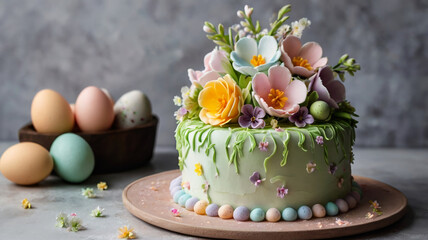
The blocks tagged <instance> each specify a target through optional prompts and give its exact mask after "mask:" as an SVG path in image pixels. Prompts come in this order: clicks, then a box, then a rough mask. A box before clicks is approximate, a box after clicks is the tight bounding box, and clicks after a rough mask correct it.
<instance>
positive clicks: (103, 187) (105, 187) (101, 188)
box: [97, 182, 108, 191]
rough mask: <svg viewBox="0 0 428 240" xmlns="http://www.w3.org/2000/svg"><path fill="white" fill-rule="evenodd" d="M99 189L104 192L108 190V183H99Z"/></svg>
mask: <svg viewBox="0 0 428 240" xmlns="http://www.w3.org/2000/svg"><path fill="white" fill-rule="evenodd" d="M97 188H98V189H99V190H101V191H103V190H107V188H108V186H107V183H106V182H99V183H98V184H97Z"/></svg>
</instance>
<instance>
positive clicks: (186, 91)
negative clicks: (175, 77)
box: [181, 86, 190, 98]
mask: <svg viewBox="0 0 428 240" xmlns="http://www.w3.org/2000/svg"><path fill="white" fill-rule="evenodd" d="M189 93H190V88H189V87H187V86H184V87H182V88H181V97H182V98H185V96H188V95H189Z"/></svg>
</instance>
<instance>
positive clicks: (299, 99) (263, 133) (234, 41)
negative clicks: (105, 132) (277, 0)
mask: <svg viewBox="0 0 428 240" xmlns="http://www.w3.org/2000/svg"><path fill="white" fill-rule="evenodd" d="M289 11H290V6H289V5H287V6H285V7H283V8H281V9H280V10H279V12H278V13H277V17H276V18H275V19H276V20H275V21H274V22H273V23H271V24H270V29H262V28H261V26H260V23H259V21H253V18H252V14H253V8H250V7H248V6H245V9H244V11H238V12H237V15H238V17H239V18H241V23H240V24H239V25H233V26H232V27H229V28H228V30H225V28H224V26H223V25H222V24H219V25H218V27H217V28H216V27H214V25H213V24H211V23H209V22H205V24H204V27H203V30H204V31H205V32H206V33H207V37H208V38H209V39H210V40H213V41H214V43H216V44H217V45H219V46H218V47H215V48H214V50H212V51H211V52H209V53H208V54H207V55H206V56H205V58H204V67H205V69H204V70H202V71H195V70H193V69H189V70H188V74H189V79H190V81H191V86H190V87H183V88H182V89H181V97H179V96H176V97H175V98H174V103H175V104H176V105H177V106H179V109H178V110H177V112H176V113H175V116H176V119H177V121H178V126H177V129H176V134H175V138H176V147H177V150H178V153H179V159H178V165H179V167H180V170H181V173H182V175H181V176H180V177H178V178H177V179H174V180H173V181H172V182H171V185H170V191H171V195H172V197H173V200H174V202H176V203H178V204H180V205H181V206H182V207H185V208H186V209H188V210H190V211H195V212H196V213H197V214H206V215H209V216H219V217H221V218H225V219H227V218H234V219H236V220H240V221H245V220H250V219H251V220H253V221H263V220H265V219H266V220H268V221H278V220H280V219H281V218H282V219H284V220H286V221H294V220H296V219H298V218H300V219H310V218H312V217H323V216H326V215H328V216H334V215H337V214H339V213H340V212H347V211H348V210H349V209H351V208H354V207H355V206H356V204H357V202H358V201H359V199H360V197H361V194H362V193H361V189H360V188H359V186H358V184H357V183H356V182H354V181H353V178H352V175H351V164H352V163H353V161H354V158H353V153H352V146H353V144H354V140H355V128H356V124H357V121H356V120H355V119H354V117H356V116H357V115H356V114H355V109H354V108H353V107H352V106H351V104H350V103H349V101H347V100H346V95H345V87H344V85H343V83H342V81H344V79H345V73H348V74H350V75H354V73H355V72H356V71H357V70H359V69H360V66H359V65H358V64H356V63H355V60H354V59H353V58H350V57H349V56H348V55H344V56H342V57H341V58H340V59H339V61H338V63H337V64H335V65H332V66H330V65H328V60H327V58H326V57H323V54H322V48H321V46H320V45H319V44H318V43H316V42H307V43H304V44H302V41H301V40H300V38H301V36H302V31H303V30H304V29H305V28H306V27H308V26H309V25H310V21H309V20H308V19H306V18H302V19H300V20H298V21H295V22H292V23H291V25H288V24H286V20H287V19H288V16H286V13H287V12H289Z"/></svg>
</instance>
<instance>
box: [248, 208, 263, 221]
mask: <svg viewBox="0 0 428 240" xmlns="http://www.w3.org/2000/svg"><path fill="white" fill-rule="evenodd" d="M250 219H251V221H253V222H261V221H263V220H265V211H264V210H263V209H261V208H254V209H253V210H251V213H250Z"/></svg>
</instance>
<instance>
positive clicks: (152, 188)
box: [150, 186, 158, 191]
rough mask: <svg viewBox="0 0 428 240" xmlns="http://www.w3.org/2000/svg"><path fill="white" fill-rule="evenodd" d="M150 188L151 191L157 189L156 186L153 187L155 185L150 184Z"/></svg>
mask: <svg viewBox="0 0 428 240" xmlns="http://www.w3.org/2000/svg"><path fill="white" fill-rule="evenodd" d="M150 190H152V191H157V190H158V189H157V187H155V186H151V187H150Z"/></svg>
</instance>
